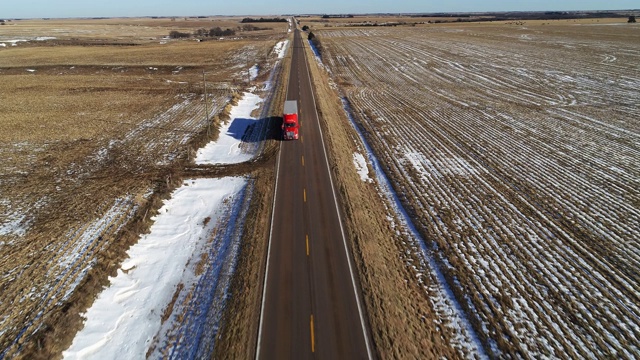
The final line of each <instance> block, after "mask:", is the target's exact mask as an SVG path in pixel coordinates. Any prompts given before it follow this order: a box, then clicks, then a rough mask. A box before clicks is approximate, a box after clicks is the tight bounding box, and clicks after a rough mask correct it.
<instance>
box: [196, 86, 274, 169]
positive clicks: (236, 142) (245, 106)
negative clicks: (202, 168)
mask: <svg viewBox="0 0 640 360" xmlns="http://www.w3.org/2000/svg"><path fill="white" fill-rule="evenodd" d="M261 102H262V99H261V98H260V97H259V96H258V95H255V94H252V93H249V92H245V93H244V97H243V98H242V100H240V101H239V102H238V105H236V106H234V107H233V109H231V114H230V117H231V120H229V121H228V122H227V123H226V124H222V125H221V126H220V135H219V137H218V140H216V141H212V142H210V143H208V144H207V145H206V146H205V147H203V148H202V149H200V150H198V152H197V154H196V159H195V162H196V164H236V163H241V162H244V161H247V160H250V159H251V158H252V157H253V154H251V153H247V152H245V151H243V149H242V146H241V145H242V140H243V137H244V135H245V131H246V130H247V128H249V126H251V125H254V124H256V123H257V120H256V119H255V118H254V117H252V116H251V113H252V112H253V110H255V109H257V108H258V106H259V104H260V103H261Z"/></svg>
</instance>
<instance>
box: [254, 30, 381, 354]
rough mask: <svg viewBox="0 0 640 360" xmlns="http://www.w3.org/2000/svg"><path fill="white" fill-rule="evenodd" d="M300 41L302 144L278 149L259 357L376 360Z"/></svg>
mask: <svg viewBox="0 0 640 360" xmlns="http://www.w3.org/2000/svg"><path fill="white" fill-rule="evenodd" d="M300 36H301V35H300V32H299V31H298V30H296V33H295V36H294V41H293V49H292V61H291V75H290V78H289V84H288V95H287V99H289V100H298V108H299V114H298V116H299V119H300V140H298V141H286V142H283V143H282V144H281V147H280V154H279V160H278V171H277V174H278V175H277V180H276V198H275V203H274V209H273V211H274V212H273V218H272V224H271V236H270V240H269V250H268V255H267V268H266V273H265V285H264V291H263V303H262V310H261V311H262V312H261V316H260V328H259V334H258V347H257V350H256V358H257V359H265V360H266V359H313V358H317V359H371V358H373V356H374V355H373V352H372V349H371V345H370V340H369V335H368V333H367V326H366V323H367V322H366V320H365V317H364V313H363V307H362V304H361V300H360V298H359V291H358V286H357V279H356V277H355V268H354V267H353V265H352V262H351V260H350V258H349V255H348V251H347V244H346V240H345V235H344V230H343V226H342V223H341V219H340V214H339V211H338V206H337V202H336V197H335V191H334V187H333V184H332V179H331V174H330V172H329V163H328V161H327V157H326V151H325V148H324V143H323V138H322V132H321V129H320V125H319V121H318V116H317V113H316V108H315V98H314V95H313V91H312V88H311V82H310V77H309V70H308V64H307V59H306V55H305V52H304V48H303V43H302V39H301V37H300Z"/></svg>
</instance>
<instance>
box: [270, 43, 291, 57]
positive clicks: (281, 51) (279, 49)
mask: <svg viewBox="0 0 640 360" xmlns="http://www.w3.org/2000/svg"><path fill="white" fill-rule="evenodd" d="M288 45H289V40H283V41H280V42H279V43H277V44H276V46H274V47H273V51H275V53H276V54H277V55H278V59H282V58H284V55H285V54H286V52H287V47H288Z"/></svg>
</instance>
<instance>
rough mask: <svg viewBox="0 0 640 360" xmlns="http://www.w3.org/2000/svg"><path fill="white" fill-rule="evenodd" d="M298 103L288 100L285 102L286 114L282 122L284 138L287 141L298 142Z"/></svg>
mask: <svg viewBox="0 0 640 360" xmlns="http://www.w3.org/2000/svg"><path fill="white" fill-rule="evenodd" d="M299 128H300V124H299V123H298V101H297V100H287V101H285V102H284V114H283V120H282V137H283V138H284V139H285V140H298V129H299Z"/></svg>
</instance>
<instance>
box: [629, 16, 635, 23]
mask: <svg viewBox="0 0 640 360" xmlns="http://www.w3.org/2000/svg"><path fill="white" fill-rule="evenodd" d="M627 22H628V23H634V22H636V17H635V16H634V15H631V16H629V21H627Z"/></svg>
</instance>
